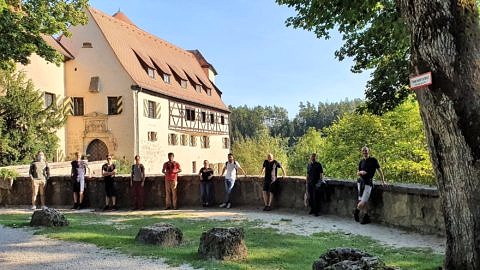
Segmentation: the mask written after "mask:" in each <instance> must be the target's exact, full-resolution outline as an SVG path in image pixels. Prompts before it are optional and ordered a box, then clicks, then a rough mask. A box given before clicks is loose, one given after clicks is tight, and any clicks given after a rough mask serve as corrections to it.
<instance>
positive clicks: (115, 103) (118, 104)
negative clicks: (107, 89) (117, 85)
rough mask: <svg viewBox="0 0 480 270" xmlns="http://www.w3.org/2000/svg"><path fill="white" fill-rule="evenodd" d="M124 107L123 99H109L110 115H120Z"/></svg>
mask: <svg viewBox="0 0 480 270" xmlns="http://www.w3.org/2000/svg"><path fill="white" fill-rule="evenodd" d="M122 105H123V102H122V97H108V115H116V114H120V113H121V112H122V107H123V106H122Z"/></svg>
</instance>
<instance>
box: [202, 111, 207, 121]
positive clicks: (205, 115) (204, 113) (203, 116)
mask: <svg viewBox="0 0 480 270" xmlns="http://www.w3.org/2000/svg"><path fill="white" fill-rule="evenodd" d="M205 122H207V113H206V112H202V123H205Z"/></svg>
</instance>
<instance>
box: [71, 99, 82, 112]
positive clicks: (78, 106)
mask: <svg viewBox="0 0 480 270" xmlns="http://www.w3.org/2000/svg"><path fill="white" fill-rule="evenodd" d="M72 101H73V115H76V116H79V115H83V113H84V112H83V97H74V98H72Z"/></svg>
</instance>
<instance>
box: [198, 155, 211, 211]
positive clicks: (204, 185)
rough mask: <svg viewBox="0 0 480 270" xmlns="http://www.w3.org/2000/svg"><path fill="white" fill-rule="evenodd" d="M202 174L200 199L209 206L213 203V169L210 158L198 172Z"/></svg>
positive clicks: (205, 205)
mask: <svg viewBox="0 0 480 270" xmlns="http://www.w3.org/2000/svg"><path fill="white" fill-rule="evenodd" d="M198 175H199V176H200V199H201V201H202V206H203V207H208V206H210V204H211V203H212V186H213V182H212V178H213V169H212V168H210V167H209V163H208V160H204V161H203V167H202V168H200V171H199V173H198Z"/></svg>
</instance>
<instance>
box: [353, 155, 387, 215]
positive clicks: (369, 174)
mask: <svg viewBox="0 0 480 270" xmlns="http://www.w3.org/2000/svg"><path fill="white" fill-rule="evenodd" d="M362 155H363V158H362V160H360V162H359V163H358V171H357V175H358V176H359V178H358V180H357V190H358V203H357V206H356V208H355V210H354V213H353V217H354V219H355V221H356V222H360V223H361V224H367V223H370V217H369V215H368V207H367V203H368V200H369V199H370V194H371V193H372V189H373V176H374V175H375V171H378V173H379V174H380V177H381V179H382V183H383V184H385V177H384V175H383V172H382V169H381V168H380V164H379V163H378V160H377V159H376V158H374V157H371V156H370V150H369V149H368V147H366V146H364V147H363V148H362ZM361 214H363V217H362V219H361V220H360V216H361Z"/></svg>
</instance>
